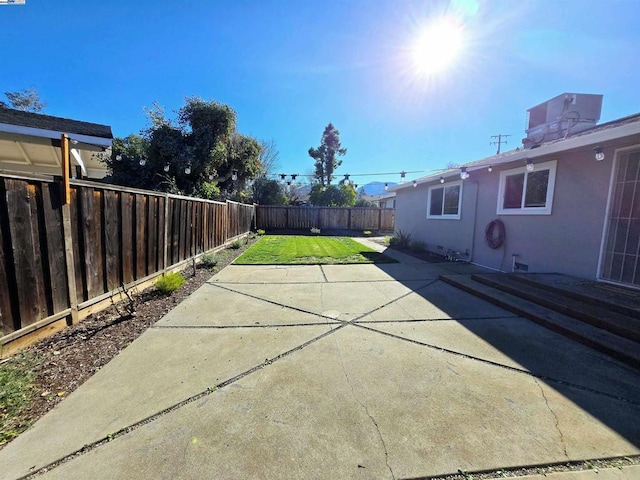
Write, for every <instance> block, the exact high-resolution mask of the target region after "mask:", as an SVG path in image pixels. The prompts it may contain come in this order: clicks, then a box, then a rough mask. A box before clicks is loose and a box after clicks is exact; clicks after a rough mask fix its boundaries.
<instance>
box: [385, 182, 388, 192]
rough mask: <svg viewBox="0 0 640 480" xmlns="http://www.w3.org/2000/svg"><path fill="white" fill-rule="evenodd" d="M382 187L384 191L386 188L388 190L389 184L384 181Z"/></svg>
mask: <svg viewBox="0 0 640 480" xmlns="http://www.w3.org/2000/svg"><path fill="white" fill-rule="evenodd" d="M384 189H385V191H386V190H389V184H388V183H385V184H384Z"/></svg>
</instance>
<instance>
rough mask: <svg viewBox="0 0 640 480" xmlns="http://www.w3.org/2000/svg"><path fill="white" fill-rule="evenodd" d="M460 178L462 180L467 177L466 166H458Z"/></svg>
mask: <svg viewBox="0 0 640 480" xmlns="http://www.w3.org/2000/svg"><path fill="white" fill-rule="evenodd" d="M460 178H461V179H462V180H466V179H467V178H469V172H467V167H460Z"/></svg>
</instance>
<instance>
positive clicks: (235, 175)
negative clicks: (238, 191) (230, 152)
mask: <svg viewBox="0 0 640 480" xmlns="http://www.w3.org/2000/svg"><path fill="white" fill-rule="evenodd" d="M231 180H232V181H234V182H235V181H236V180H238V170H236V169H235V168H234V169H233V170H231Z"/></svg>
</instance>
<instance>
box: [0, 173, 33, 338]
mask: <svg viewBox="0 0 640 480" xmlns="http://www.w3.org/2000/svg"><path fill="white" fill-rule="evenodd" d="M5 185H6V188H7V194H6V195H7V208H8V210H9V211H10V212H12V215H13V218H12V221H11V223H10V231H11V245H12V250H13V260H14V262H15V265H19V266H20V268H16V269H15V276H16V286H17V294H18V301H19V312H20V326H21V327H26V326H27V325H30V324H32V323H34V322H36V321H38V320H39V319H40V318H39V317H40V315H41V312H40V309H39V298H38V294H39V292H38V290H37V288H34V286H36V285H37V280H36V278H37V275H38V271H37V267H36V262H35V255H36V251H35V249H34V238H33V231H32V223H31V208H30V205H29V193H28V191H27V182H24V181H20V180H6V181H5Z"/></svg>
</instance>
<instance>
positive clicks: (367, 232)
mask: <svg viewBox="0 0 640 480" xmlns="http://www.w3.org/2000/svg"><path fill="white" fill-rule="evenodd" d="M362 233H363V234H364V235H371V230H365V231H364V232H362Z"/></svg>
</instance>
